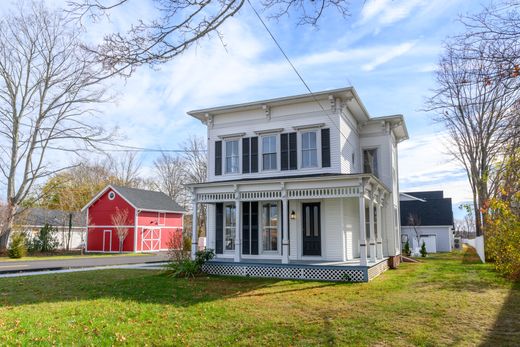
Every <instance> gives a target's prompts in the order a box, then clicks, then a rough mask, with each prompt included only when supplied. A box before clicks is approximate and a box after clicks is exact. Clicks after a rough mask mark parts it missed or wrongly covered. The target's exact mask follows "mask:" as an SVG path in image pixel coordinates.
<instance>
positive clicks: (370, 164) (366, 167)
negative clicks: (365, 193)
mask: <svg viewBox="0 0 520 347" xmlns="http://www.w3.org/2000/svg"><path fill="white" fill-rule="evenodd" d="M363 173H371V174H373V175H374V176H376V177H379V170H378V166H377V149H376V148H373V149H365V150H363Z"/></svg>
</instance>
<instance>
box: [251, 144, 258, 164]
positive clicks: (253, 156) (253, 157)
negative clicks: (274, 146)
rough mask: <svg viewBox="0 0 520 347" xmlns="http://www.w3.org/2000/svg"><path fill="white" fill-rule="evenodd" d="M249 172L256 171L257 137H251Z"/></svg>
mask: <svg viewBox="0 0 520 347" xmlns="http://www.w3.org/2000/svg"><path fill="white" fill-rule="evenodd" d="M251 172H258V137H256V136H255V137H252V138H251Z"/></svg>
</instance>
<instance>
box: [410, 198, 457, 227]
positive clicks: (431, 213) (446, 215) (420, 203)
mask: <svg viewBox="0 0 520 347" xmlns="http://www.w3.org/2000/svg"><path fill="white" fill-rule="evenodd" d="M404 194H407V195H411V196H414V197H416V198H419V199H421V200H410V201H401V202H400V206H401V225H402V226H407V225H408V217H409V216H410V214H412V215H417V217H418V218H419V220H420V225H425V226H426V225H429V226H434V225H453V210H452V205H451V198H444V197H443V196H444V195H443V192H442V191H431V192H406V193H404Z"/></svg>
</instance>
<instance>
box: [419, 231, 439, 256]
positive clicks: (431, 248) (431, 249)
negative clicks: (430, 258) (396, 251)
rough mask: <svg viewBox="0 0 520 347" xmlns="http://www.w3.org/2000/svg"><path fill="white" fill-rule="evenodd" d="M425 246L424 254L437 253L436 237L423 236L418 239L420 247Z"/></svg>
mask: <svg viewBox="0 0 520 347" xmlns="http://www.w3.org/2000/svg"><path fill="white" fill-rule="evenodd" d="M423 242H424V245H425V246H426V252H428V253H437V237H436V236H435V235H423V236H421V237H420V246H422V244H423Z"/></svg>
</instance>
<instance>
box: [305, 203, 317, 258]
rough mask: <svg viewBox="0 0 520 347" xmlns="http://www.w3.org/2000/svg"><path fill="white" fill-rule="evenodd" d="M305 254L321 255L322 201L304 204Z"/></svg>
mask: <svg viewBox="0 0 520 347" xmlns="http://www.w3.org/2000/svg"><path fill="white" fill-rule="evenodd" d="M302 217H303V220H302V226H303V255H318V256H319V255H321V216H320V203H319V202H313V203H304V204H302Z"/></svg>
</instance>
